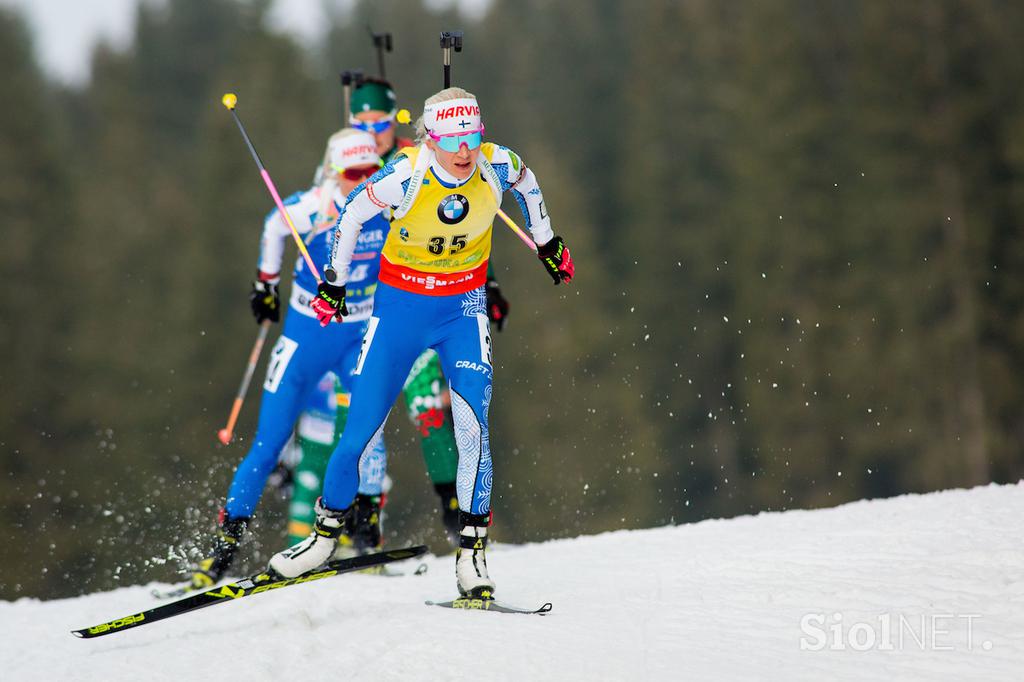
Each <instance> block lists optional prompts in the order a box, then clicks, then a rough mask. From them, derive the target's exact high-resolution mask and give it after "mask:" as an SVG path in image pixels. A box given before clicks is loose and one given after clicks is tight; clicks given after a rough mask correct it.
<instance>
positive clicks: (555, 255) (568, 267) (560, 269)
mask: <svg viewBox="0 0 1024 682" xmlns="http://www.w3.org/2000/svg"><path fill="white" fill-rule="evenodd" d="M537 257H538V258H540V262H541V263H542V264H543V265H544V268H545V269H546V270H547V271H548V274H549V275H551V278H552V279H553V280H555V284H561V283H562V282H565V283H566V284H568V283H569V282H571V281H572V277H573V275H575V274H576V266H575V265H574V264H573V262H572V255H571V254H570V253H569V247H568V246H566V245H565V242H564V241H562V238H561V237H557V236H556V237H555V238H554V239H552V240H551V241H549V242H548V243H547V244H545V245H544V246H539V247H537Z"/></svg>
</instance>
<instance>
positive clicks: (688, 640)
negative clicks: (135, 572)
mask: <svg viewBox="0 0 1024 682" xmlns="http://www.w3.org/2000/svg"><path fill="white" fill-rule="evenodd" d="M428 563H429V564H430V571H429V572H428V573H427V574H426V575H424V576H410V577H401V578H381V577H372V576H363V575H349V576H342V577H339V578H332V579H329V580H325V581H321V582H316V583H311V584H308V585H302V586H298V587H294V588H288V589H287V590H282V591H280V592H276V593H271V594H267V595H262V596H258V597H253V598H252V599H246V600H244V601H241V602H237V603H233V604H228V605H224V606H217V607H214V608H211V609H206V610H203V611H199V612H196V613H193V614H189V615H186V616H182V617H180V618H175V619H172V620H169V621H165V622H159V623H153V624H152V625H147V626H144V627H142V628H138V629H135V630H129V631H125V632H122V633H118V634H115V635H111V636H108V637H103V638H101V639H96V640H79V639H76V638H74V637H72V636H71V634H69V630H71V629H72V628H77V627H83V626H86V625H92V624H95V623H98V622H101V621H105V620H107V619H110V618H113V617H116V616H120V615H125V614H129V613H133V612H135V611H138V610H141V609H142V608H148V607H149V605H151V604H153V601H152V599H151V598H150V597H149V594H148V591H149V588H148V587H141V586H140V587H132V588H122V589H119V590H116V591H114V592H108V593H105V594H94V595H89V596H86V597H81V598H77V599H67V600H60V601H49V602H40V601H37V600H32V599H21V600H19V601H17V602H0V633H2V637H0V678H2V679H3V680H19V681H20V680H62V681H63V680H100V679H103V680H128V679H139V680H142V679H145V680H184V679H213V680H243V679H244V680H291V681H302V680H310V681H311V682H312V681H313V680H327V679H330V680H333V679H339V680H340V679H346V680H348V679H353V680H374V681H380V680H445V681H454V680H473V681H474V682H482V681H484V680H635V681H636V682H640V681H641V680H679V679H697V680H704V679H707V680H741V679H742V680H815V681H816V682H820V681H823V680H904V679H905V680H954V679H955V680H1021V679H1024V484H1018V485H1011V486H994V485H993V486H988V487H984V488H976V489H973V490H966V491H964V490H955V491H948V492H942V493H935V494H930V495H921V496H905V497H900V498H895V499H890V500H882V501H871V502H858V503H854V504H850V505H846V506H843V507H838V508H835V509H829V510H821V511H791V512H785V513H780V514H762V515H759V516H754V517H742V518H737V519H732V520H728V521H706V522H703V523H698V524H694V525H689V526H678V527H668V528H656V529H651V530H642V531H622V532H615V533H607V534H604V535H599V536H592V537H581V538H576V539H573V540H564V541H556V542H548V543H543V544H537V545H528V546H523V547H509V546H505V547H498V548H496V549H495V551H494V552H492V553H490V565H491V573H492V574H493V575H494V577H495V578H496V579H497V582H498V587H499V594H500V595H501V596H503V597H504V598H505V599H506V600H507V601H510V602H514V603H520V604H523V605H537V604H539V603H541V602H543V601H552V602H554V605H555V608H554V612H553V613H552V614H550V615H548V616H545V617H539V616H514V615H502V614H487V613H470V612H458V611H450V610H446V609H439V608H436V607H428V606H424V605H423V600H424V599H437V598H441V597H447V596H450V592H451V591H452V590H453V577H452V572H453V567H452V559H451V558H449V557H443V558H437V559H430V560H429V562H428ZM477 652H480V653H477Z"/></svg>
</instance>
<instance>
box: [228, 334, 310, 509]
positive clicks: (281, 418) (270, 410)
mask: <svg viewBox="0 0 1024 682" xmlns="http://www.w3.org/2000/svg"><path fill="white" fill-rule="evenodd" d="M293 319H294V320H296V323H295V324H292V323H291V322H292V320H293ZM310 323H311V324H312V325H316V324H317V323H316V320H311V319H309V318H306V317H302V316H299V315H290V316H289V317H288V320H287V322H286V328H285V333H283V334H282V335H281V337H280V338H278V340H277V343H276V344H275V345H274V349H273V351H271V355H270V362H269V364H268V366H267V377H266V381H265V382H264V384H263V399H262V402H261V403H260V415H259V422H258V425H257V427H256V435H255V436H254V438H253V444H252V447H251V448H249V452H248V454H246V456H245V459H243V460H242V461H241V463H240V464H239V465H238V468H237V469H236V470H235V476H234V478H233V479H232V481H231V487H230V488H229V489H228V497H227V503H226V504H225V506H224V508H225V511H226V513H227V515H228V517H229V518H239V517H250V516H252V513H253V511H254V510H255V509H256V505H257V504H258V503H259V500H260V496H261V495H262V494H263V487H264V486H265V485H266V482H267V476H269V475H270V472H271V471H272V470H273V469H274V465H275V464H276V463H277V458H278V455H279V454H280V452H281V448H282V447H284V444H285V443H286V442H287V441H288V438H289V437H290V436H291V433H292V428H293V426H294V424H295V420H296V419H297V418H298V416H299V412H300V411H301V410H302V407H303V405H304V404H305V400H306V397H307V396H308V395H309V392H310V391H311V390H312V389H313V387H314V386H315V385H316V382H317V381H319V379H320V377H322V376H323V374H324V372H326V371H327V369H328V367H327V366H325V365H328V366H329V364H330V358H329V357H325V355H324V353H322V352H321V348H322V343H321V342H320V341H319V339H316V337H314V336H312V334H313V333H314V332H315V331H318V330H316V329H313V327H312V326H310Z"/></svg>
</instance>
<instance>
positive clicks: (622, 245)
mask: <svg viewBox="0 0 1024 682" xmlns="http://www.w3.org/2000/svg"><path fill="white" fill-rule="evenodd" d="M267 9H268V2H266V1H262V2H261V1H252V2H243V1H241V0H204V1H202V2H199V1H190V0H167V1H166V2H165V3H161V4H158V5H156V6H151V5H147V4H142V5H140V7H139V9H138V12H137V18H136V23H135V33H134V39H133V40H132V43H131V46H130V47H128V48H124V49H115V48H112V47H109V46H105V45H103V44H100V45H98V46H97V47H96V49H95V51H94V52H93V54H92V57H91V60H92V77H91V79H90V80H89V81H88V82H87V83H85V84H83V85H81V86H64V85H59V84H57V83H55V82H53V81H50V80H48V79H47V77H45V76H44V75H43V73H42V72H41V70H40V68H39V66H38V65H37V64H36V63H35V61H34V59H33V56H32V55H33V52H32V36H31V35H30V34H29V31H28V29H27V26H26V24H25V22H24V20H23V19H22V18H21V17H19V16H18V15H17V14H16V13H14V12H12V11H10V10H4V11H2V12H0V65H2V67H3V72H4V83H5V87H4V93H3V96H4V100H5V101H6V102H7V104H6V105H5V106H4V107H3V108H2V109H0V179H2V182H0V216H2V220H3V225H4V227H3V248H2V249H0V273H2V274H3V286H2V287H0V352H2V354H3V363H2V365H0V367H2V369H0V371H2V376H0V458H2V477H0V542H2V544H3V547H4V556H5V557H6V561H5V562H4V578H3V580H2V582H0V598H6V599H11V598H16V597H19V596H38V597H58V596H68V595H73V594H77V593H79V592H82V591H91V590H97V589H109V588H111V587H114V586H117V585H119V584H133V583H138V582H146V581H149V580H157V579H160V580H170V579H172V578H173V577H174V576H175V575H176V572H177V570H179V568H180V567H181V565H182V563H183V562H184V561H185V560H186V559H187V557H188V555H189V552H191V551H193V548H194V545H195V542H196V539H197V538H199V537H204V536H205V535H206V534H207V533H208V532H209V531H210V530H211V529H212V527H213V522H214V516H215V513H216V510H217V508H218V507H219V505H220V504H221V503H222V501H223V495H224V494H225V492H226V490H227V484H228V481H229V480H230V476H231V473H232V471H233V468H234V466H235V465H236V464H237V462H238V461H239V460H240V459H241V457H242V456H243V455H244V453H245V451H246V448H247V445H248V443H247V439H248V438H249V437H250V435H251V433H252V431H253V427H254V423H253V421H254V420H253V417H254V415H255V413H256V409H257V405H258V396H259V385H260V381H261V380H260V379H259V378H257V379H256V380H255V381H254V383H253V388H252V390H251V391H250V394H249V399H248V401H247V404H246V406H245V409H244V412H243V419H242V422H241V425H240V427H239V429H238V432H239V434H240V435H241V436H242V438H241V441H236V442H235V443H234V444H232V445H231V446H229V447H226V448H225V447H221V446H220V445H219V444H218V443H217V441H216V438H215V434H216V431H217V429H219V428H220V427H221V426H223V424H224V421H225V419H226V416H227V413H228V409H229V407H230V404H231V400H232V398H233V397H234V393H235V391H236V389H237V386H238V382H239V379H240V378H241V374H242V370H243V368H244V365H245V361H246V357H247V354H248V351H249V349H250V347H251V344H252V342H253V340H254V339H255V336H256V331H257V328H256V326H255V325H254V324H253V320H252V317H251V316H250V313H249V310H248V299H247V297H248V291H249V285H250V280H251V278H252V275H253V273H254V269H255V263H256V256H257V251H258V239H259V233H260V229H261V224H262V218H263V216H264V214H265V213H266V212H267V211H268V210H269V209H270V208H271V202H270V199H269V197H268V195H267V193H266V191H265V189H264V187H263V185H262V183H261V181H260V178H259V176H258V174H257V171H256V168H255V166H254V165H253V162H252V160H251V158H250V157H249V155H248V153H247V151H246V149H245V147H244V144H243V142H242V140H241V138H240V136H239V135H238V131H237V129H236V128H235V127H234V124H233V122H232V120H231V118H230V116H229V115H228V114H227V112H226V111H225V110H224V108H223V107H222V106H221V104H220V96H221V94H222V93H224V92H225V91H229V90H230V91H234V92H236V93H237V94H238V96H239V106H238V111H239V114H240V115H241V117H242V119H243V121H244V122H245V124H246V126H247V128H248V131H249V133H250V134H251V136H252V138H253V141H254V143H255V145H256V148H257V149H258V150H259V152H260V155H261V156H262V158H263V160H264V162H265V163H266V165H267V167H268V170H269V171H270V173H271V175H272V177H273V178H274V180H275V182H276V184H277V185H278V187H279V188H280V189H281V191H282V193H289V192H292V191H295V190H297V189H302V188H305V187H307V186H308V184H309V182H310V180H311V177H312V173H313V169H314V166H315V165H316V163H317V162H318V161H319V158H320V155H321V154H322V150H323V145H324V142H325V140H326V138H327V136H328V135H329V134H330V133H331V132H332V131H334V130H335V129H337V128H338V127H339V125H340V122H341V119H340V99H341V94H340V88H339V87H338V71H339V70H341V69H349V68H364V69H365V70H366V71H367V72H369V73H375V72H376V54H375V52H374V51H373V48H372V44H371V41H370V39H369V36H368V34H367V28H366V26H367V24H371V25H372V26H373V28H374V29H375V30H377V31H390V32H391V33H392V34H393V35H394V39H395V51H394V53H392V54H391V55H389V56H388V62H387V65H388V75H389V76H390V77H391V79H392V80H393V82H394V83H395V85H396V89H397V92H398V94H399V99H400V102H401V104H402V105H403V106H407V107H409V108H410V109H411V110H413V112H414V114H416V113H418V111H419V109H420V107H421V106H422V101H423V99H424V98H425V97H427V96H428V95H430V94H432V93H433V92H435V91H436V90H438V89H440V87H441V69H440V49H439V47H438V34H439V32H440V31H441V30H445V29H462V30H464V31H465V32H466V38H465V50H464V52H462V53H461V54H457V55H455V58H454V67H453V73H454V82H455V83H457V84H460V85H462V86H464V87H466V88H467V89H468V90H470V91H472V92H475V93H476V94H477V95H478V96H479V98H480V101H481V104H482V107H483V112H484V118H485V120H486V123H487V133H488V135H489V136H490V137H491V138H492V139H495V140H497V141H500V142H502V143H504V144H507V145H509V146H511V147H513V148H515V149H516V150H517V151H520V152H521V153H522V154H523V156H524V157H525V158H526V160H527V162H528V163H529V164H530V166H531V167H532V168H533V169H534V170H535V172H536V173H537V175H538V177H539V178H540V181H541V183H542V186H543V188H544V191H545V197H546V199H547V203H548V208H549V210H550V213H551V216H552V218H553V224H554V226H555V230H556V232H557V233H559V234H562V235H564V236H565V238H566V239H567V241H568V243H569V244H570V245H571V247H572V249H573V253H574V255H575V258H576V261H577V264H578V273H579V274H578V277H577V279H576V280H575V282H574V283H573V285H572V286H571V287H559V288H557V289H555V288H554V287H552V286H551V283H550V280H549V278H548V277H547V275H546V274H544V272H543V271H542V269H541V267H540V265H539V264H538V263H537V262H536V259H535V258H534V256H533V255H532V254H531V253H529V252H528V251H527V250H526V249H524V248H522V245H521V244H519V243H518V241H517V240H516V238H515V236H514V235H512V234H510V233H509V232H508V230H505V229H504V228H503V227H502V226H500V225H499V226H497V227H496V228H495V252H496V262H497V264H498V266H499V272H500V279H501V283H502V285H503V290H504V292H505V294H506V296H507V297H508V298H509V299H510V301H511V304H512V311H511V317H510V320H509V325H508V326H507V327H506V329H505V331H503V332H502V333H500V334H495V335H494V336H495V354H496V355H495V357H496V373H495V394H494V395H495V398H494V403H493V405H492V410H491V423H492V444H493V447H494V450H495V469H496V474H497V475H496V478H495V481H496V486H495V492H496V497H495V500H494V507H495V510H496V511H495V515H496V525H495V528H494V533H495V537H496V539H497V540H499V541H503V542H526V541H539V540H544V539H549V538H556V537H565V536H574V535H578V534H581V533H596V532H601V531H607V530H613V529H619V528H642V527H649V526H654V525H660V524H669V523H683V522H691V521H696V520H699V519H703V518H709V517H720V516H733V515H737V514H745V513H756V512H759V511H763V510H781V509H788V508H794V507H819V506H829V505H835V504H839V503H842V502H846V501H849V500H854V499H858V498H864V497H884V496H889V495H896V494H900V493H906V492H916V491H930V490H936V489H941V488H946V487H954V486H971V485H976V484H984V483H988V482H992V481H995V482H1010V481H1016V480H1018V479H1019V478H1021V476H1022V474H1024V457H1022V453H1021V444H1022V439H1024V412H1022V408H1024V400H1022V398H1024V395H1022V394H1024V366H1022V365H1024V355H1022V352H1021V351H1022V349H1024V314H1022V310H1021V301H1022V289H1024V279H1022V277H1021V274H1020V273H1021V272H1022V261H1024V232H1022V229H1021V219H1022V217H1024V96H1022V92H1021V88H1020V87H1019V84H1020V83H1021V82H1022V80H1024V43H1022V42H1021V41H1020V35H1022V34H1024V4H1021V3H1011V2H1000V1H997V0H962V1H959V2H953V1H948V2H944V1H939V0H935V1H907V2H898V3H894V2H852V1H850V0H776V1H774V2H770V3H766V2H755V1H753V0H749V1H739V0H738V1H736V2H720V1H719V0H646V1H645V2H630V3H626V2H616V1H612V0H591V1H590V2H583V1H582V0H580V1H576V2H556V1H555V0H515V1H512V0H495V1H494V2H493V3H492V4H491V5H490V7H489V9H488V11H487V12H486V14H485V15H484V16H483V17H482V18H478V19H470V18H468V17H464V16H460V15H457V14H452V13H448V12H438V11H433V10H430V9H428V8H425V7H424V6H423V5H422V4H421V2H420V1H419V0H373V2H360V3H358V4H357V6H356V8H355V10H354V11H353V12H352V13H351V14H347V13H346V14H338V15H336V16H335V17H334V18H333V21H332V27H331V29H330V31H329V34H328V38H327V40H326V41H324V42H323V43H322V44H321V43H318V44H305V45H304V44H300V42H299V41H297V40H296V39H295V38H294V37H292V36H291V35H288V34H284V33H278V32H274V31H273V30H271V29H269V28H268V27H267V26H268V23H267V21H266V20H265V19H266V13H267ZM406 134H408V131H406ZM506 209H507V210H508V211H509V212H510V213H511V214H512V215H513V217H515V216H517V215H518V209H517V208H516V207H515V205H514V202H511V201H509V202H507V203H506ZM275 332H276V329H275ZM260 375H262V369H261V370H259V374H258V375H257V376H258V377H259V376H260ZM388 433H389V439H390V446H391V452H392V455H391V469H392V476H393V478H394V479H395V488H394V490H393V491H392V496H391V499H390V503H389V507H388V510H389V512H390V514H389V517H388V526H387V535H388V542H389V543H390V544H392V545H396V544H398V543H400V542H405V541H410V540H413V541H418V540H426V541H429V542H431V543H433V544H434V546H435V549H438V550H441V549H444V545H443V543H442V536H441V533H440V524H439V521H438V518H437V516H438V515H437V514H436V512H435V509H434V506H435V504H436V502H435V497H434V495H433V492H432V490H431V489H430V486H429V483H428V480H427V477H426V474H425V471H424V468H423V463H422V459H421V457H420V454H419V449H418V446H416V440H415V439H416V436H415V433H414V431H413V430H412V428H411V427H410V426H409V425H408V424H407V423H406V421H405V419H404V417H403V416H402V414H401V413H399V412H396V413H395V414H394V415H393V418H392V419H391V422H390V426H389V432H388ZM283 510H284V503H283V501H282V500H280V499H278V498H277V497H275V496H273V495H267V496H265V498H264V501H263V503H262V505H261V512H260V523H259V526H258V528H257V530H256V537H257V542H256V543H255V544H253V545H250V548H251V550H250V551H248V552H245V553H244V556H245V560H244V561H243V562H242V564H241V566H240V567H239V568H240V569H244V568H255V567H256V566H257V565H259V564H261V563H262V562H264V561H265V560H266V559H267V558H268V556H269V553H270V552H272V551H276V550H277V549H279V548H280V547H282V546H283V542H284V541H283V535H284V524H283ZM740 551H742V549H741V548H740ZM69 576H71V577H74V578H75V581H74V582H68V578H69Z"/></svg>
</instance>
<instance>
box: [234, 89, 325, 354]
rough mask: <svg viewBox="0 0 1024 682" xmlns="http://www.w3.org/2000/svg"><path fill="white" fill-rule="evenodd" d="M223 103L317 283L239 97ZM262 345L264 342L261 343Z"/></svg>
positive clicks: (315, 275)
mask: <svg viewBox="0 0 1024 682" xmlns="http://www.w3.org/2000/svg"><path fill="white" fill-rule="evenodd" d="M220 101H221V103H222V104H223V105H224V106H225V107H226V108H227V110H228V111H230V112H231V115H232V116H233V117H234V119H235V123H237V124H238V130H239V131H240V132H241V133H242V139H244V140H245V145H246V146H247V147H248V148H249V153H251V154H252V160H253V161H255V162H256V166H257V167H258V168H259V169H260V177H262V178H263V184H265V185H266V186H267V190H268V191H269V192H270V196H271V197H273V199H274V204H275V205H276V206H277V210H278V211H280V212H281V217H282V218H284V221H285V222H286V223H288V227H289V228H291V231H292V237H294V238H295V244H296V246H298V247H299V251H300V252H301V253H302V257H303V258H305V259H306V265H308V266H309V271H310V272H311V273H313V277H314V278H316V283H317V284H319V283H320V282H321V278H320V271H319V270H318V269H317V267H316V266H315V265H313V259H312V258H311V257H310V255H309V251H308V250H307V249H306V243H305V242H303V241H302V237H300V236H299V231H298V230H297V229H295V223H293V222H292V217H291V216H290V215H288V211H286V210H285V208H284V203H283V202H282V201H281V196H280V195H279V194H278V193H277V188H276V187H274V181H273V180H271V179H270V173H268V172H267V169H266V168H264V167H263V162H262V161H260V155H259V154H257V153H256V148H255V147H253V146H252V140H250V139H249V134H248V133H247V132H245V126H243V125H242V119H240V118H238V113H237V112H236V111H235V105H236V104H237V103H238V97H236V96H235V95H234V93H230V92H229V93H226V94H225V95H224V96H223V97H222V98H221V100H220ZM261 345H262V344H261Z"/></svg>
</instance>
